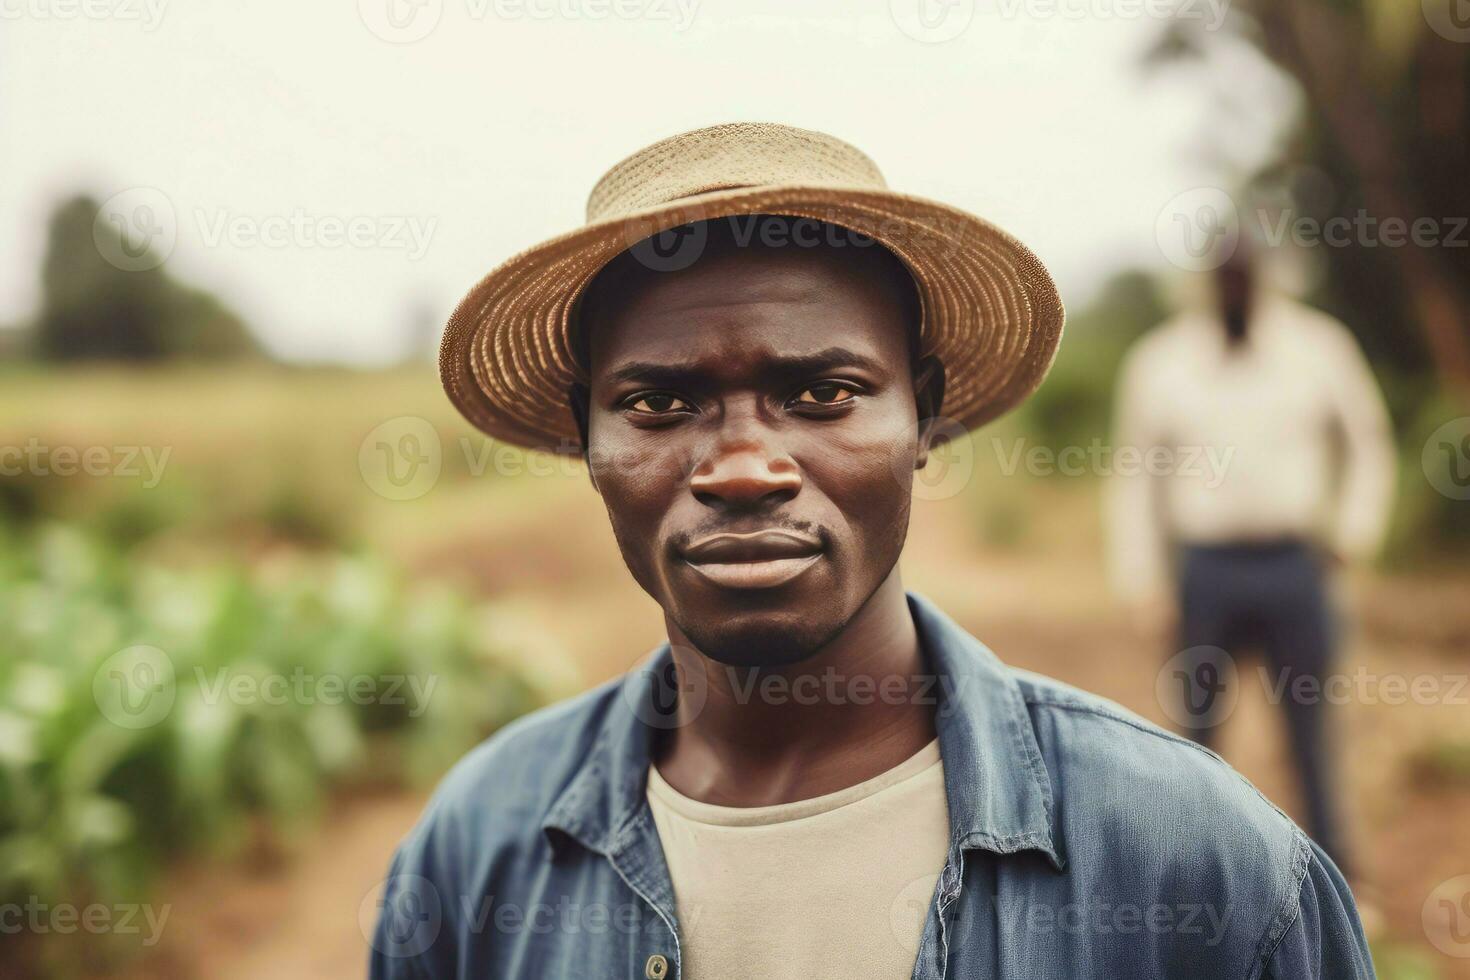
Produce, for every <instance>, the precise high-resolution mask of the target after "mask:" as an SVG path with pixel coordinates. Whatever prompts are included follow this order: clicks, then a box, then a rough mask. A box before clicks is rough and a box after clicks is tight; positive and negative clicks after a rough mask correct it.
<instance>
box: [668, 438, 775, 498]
mask: <svg viewBox="0 0 1470 980" xmlns="http://www.w3.org/2000/svg"><path fill="white" fill-rule="evenodd" d="M689 489H690V491H691V492H692V493H693V494H694V496H695V499H697V500H698V501H699V502H700V503H702V504H704V505H705V506H707V507H724V508H730V509H741V510H750V509H753V508H758V507H762V506H771V505H773V504H778V503H783V502H785V501H787V500H790V499H791V498H792V497H795V496H796V494H797V492H798V491H799V490H801V473H800V472H799V471H798V470H797V466H796V462H795V461H794V460H793V459H792V458H791V457H790V456H788V455H786V454H785V453H784V452H781V451H779V450H777V449H775V448H774V447H772V446H770V445H769V444H768V443H766V442H764V441H760V440H742V441H740V442H737V443H730V444H726V445H722V446H720V447H718V448H717V449H716V450H715V451H714V452H713V453H711V454H710V455H709V456H708V457H707V458H705V459H704V460H703V461H702V462H701V463H700V464H699V465H698V466H697V467H695V469H694V473H693V475H692V476H691V477H690V478H689Z"/></svg>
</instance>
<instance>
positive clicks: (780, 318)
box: [588, 247, 927, 665]
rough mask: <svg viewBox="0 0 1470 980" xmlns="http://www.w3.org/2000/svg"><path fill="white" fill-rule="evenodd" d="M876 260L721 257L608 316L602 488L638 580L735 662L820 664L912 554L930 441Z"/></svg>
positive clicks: (599, 400)
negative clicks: (913, 505)
mask: <svg viewBox="0 0 1470 980" xmlns="http://www.w3.org/2000/svg"><path fill="white" fill-rule="evenodd" d="M873 258H874V257H873V256H864V255H860V254H857V250H855V249H851V248H849V249H847V250H842V249H824V250H819V249H814V248H797V247H787V248H781V249H771V250H751V249H742V250H737V251H732V252H727V253H724V254H719V255H713V256H706V257H705V258H704V259H702V260H701V261H700V262H698V263H696V264H695V265H694V266H692V267H691V268H689V269H686V270H683V271H681V272H677V273H663V274H656V275H648V276H643V277H640V279H639V281H638V283H637V284H636V285H634V286H632V287H629V288H628V289H626V290H624V291H623V293H622V295H620V296H619V297H618V298H617V300H616V301H615V302H613V303H611V304H610V305H611V309H608V310H606V311H605V313H604V312H603V311H599V313H598V315H597V317H596V320H595V326H594V328H593V332H592V335H591V337H590V372H591V383H590V386H589V402H590V404H589V409H588V458H589V465H590V466H591V470H592V477H593V481H594V483H595V484H596V486H597V489H598V492H599V493H600V494H601V495H602V499H603V501H604V503H605V504H606V506H607V511H608V515H609V517H610V518H611V520H612V527H613V533H614V534H615V536H616V537H617V541H618V546H619V548H620V549H621V550H622V553H623V559H624V561H625V562H626V563H627V565H628V568H629V570H631V571H632V573H633V576H634V578H635V579H637V581H638V583H639V585H641V586H642V587H643V588H644V590H645V591H647V592H648V593H649V595H651V596H653V598H654V599H655V600H656V601H657V602H658V603H659V605H660V606H661V607H663V610H664V612H665V614H666V615H667V616H668V618H669V619H670V620H671V621H672V622H673V623H674V624H675V625H676V626H677V627H678V628H679V629H680V630H681V631H682V632H683V633H684V635H685V636H686V637H688V638H689V640H690V641H691V642H692V643H693V644H694V645H695V646H696V647H697V648H698V649H699V650H700V651H701V652H703V653H705V654H706V655H708V656H710V657H712V658H714V659H716V660H718V661H721V662H724V663H728V664H735V665H774V664H786V663H793V662H796V661H798V660H801V659H804V658H805V657H807V656H810V655H811V654H812V653H814V652H815V651H816V650H817V649H818V648H819V647H821V646H822V645H823V644H825V643H826V642H827V641H828V640H830V639H831V638H832V637H833V636H835V635H836V634H837V633H838V632H840V631H841V629H842V628H843V626H845V625H846V623H847V622H848V621H849V620H850V619H851V618H852V617H853V616H854V615H855V614H856V613H857V612H858V610H859V609H861V607H862V606H863V604H864V603H865V602H866V601H867V600H868V598H869V597H870V596H871V595H872V594H873V592H874V591H875V590H876V589H877V588H878V586H879V585H880V584H881V583H882V582H883V580H884V579H885V578H886V577H887V576H888V574H889V572H890V571H891V570H892V569H893V567H894V565H895V563H896V562H897V560H898V556H899V552H900V551H901V550H902V547H903V541H904V537H905V534H906V533H907V530H908V517H909V502H910V494H911V490H912V482H913V471H914V469H915V467H916V466H920V465H922V462H923V459H924V455H923V454H924V452H925V450H926V448H927V446H926V443H927V437H926V436H924V435H922V434H921V428H926V427H921V426H919V425H918V424H917V422H918V411H917V409H916V405H915V381H914V378H913V375H912V373H911V367H910V359H909V348H908V340H907V333H906V331H907V330H908V329H909V327H908V325H907V324H905V323H904V315H903V312H902V307H901V304H900V302H899V301H898V300H897V299H896V298H895V291H894V290H893V289H892V288H891V286H885V285H884V283H883V282H881V281H880V280H881V277H880V276H876V275H874V269H875V268H877V266H875V264H874V262H873V261H872V260H873Z"/></svg>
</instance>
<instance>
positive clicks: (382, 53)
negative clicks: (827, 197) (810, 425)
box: [0, 0, 1291, 363]
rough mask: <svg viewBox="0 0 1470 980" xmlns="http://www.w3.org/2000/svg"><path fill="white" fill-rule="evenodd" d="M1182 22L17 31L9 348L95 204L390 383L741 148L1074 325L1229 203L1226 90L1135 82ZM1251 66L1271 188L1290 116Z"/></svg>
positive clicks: (684, 6)
mask: <svg viewBox="0 0 1470 980" xmlns="http://www.w3.org/2000/svg"><path fill="white" fill-rule="evenodd" d="M1159 2H1160V0H975V2H973V3H972V2H971V0H800V2H796V0H294V2H293V0H251V2H250V3H248V4H247V3H239V2H238V0H234V2H224V0H221V2H213V0H188V2H187V3H184V2H182V0H173V2H170V0H0V17H3V21H0V160H3V164H0V165H3V168H4V169H3V173H4V179H3V181H0V254H4V255H5V256H6V257H7V259H8V261H6V262H5V263H3V264H0V322H11V323H13V322H16V321H19V320H22V319H24V318H25V317H27V316H29V315H30V314H31V313H32V312H33V311H34V309H35V304H36V301H37V293H38V282H37V278H38V266H39V261H40V257H41V252H42V249H43V245H44V240H43V231H44V222H45V220H46V217H47V215H48V213H49V212H50V210H51V209H52V208H53V207H54V206H55V204H56V203H57V202H58V201H59V200H61V199H62V198H64V197H66V196H68V195H70V194H73V193H76V192H79V191H86V192H89V193H91V194H93V195H95V196H96V197H97V198H98V199H99V200H107V199H110V198H113V197H114V195H121V196H120V197H118V198H116V200H117V201H119V202H122V204H125V205H128V207H129V210H128V211H127V213H129V214H133V215H135V216H136V215H142V218H141V219H139V220H144V221H147V222H148V225H149V227H151V228H154V229H156V230H158V231H159V232H160V236H159V237H158V238H157V239H156V242H157V243H162V245H163V246H164V250H165V251H167V254H168V258H167V268H168V269H169V270H170V271H171V272H172V273H174V274H175V275H177V276H179V277H180V278H182V279H184V280H186V281H189V282H192V283H197V284H199V285H203V286H206V287H208V288H211V289H214V290H216V291H218V292H219V293H220V294H222V295H223V296H224V298H225V299H226V300H227V301H228V302H229V303H230V304H231V305H233V306H234V307H235V308H236V309H237V310H239V311H240V312H241V313H242V314H243V315H244V316H245V317H246V319H247V320H248V321H249V322H250V324H251V325H252V326H253V327H254V328H255V329H256V330H257V332H258V333H259V334H260V335H261V337H262V338H263V339H264V340H265V342H266V343H267V344H268V346H269V347H270V348H271V349H272V350H274V351H275V352H277V353H279V354H282V355H285V356H288V357H293V358H300V359H307V360H341V361H348V362H354V363H375V362H380V361H384V360H389V359H392V358H394V357H397V356H399V355H400V354H401V353H402V352H403V346H404V344H405V343H406V342H407V337H408V332H409V325H410V324H411V323H412V322H413V321H414V320H415V319H416V318H417V319H420V320H428V319H432V320H433V321H434V323H435V324H437V323H439V322H441V321H442V320H443V319H444V318H445V317H447V315H448V312H449V310H450V309H451V308H452V307H453V305H454V304H455V302H456V301H457V300H458V299H459V298H460V296H461V295H462V294H463V293H464V292H465V291H466V290H467V289H468V287H469V286H470V285H471V284H472V283H474V282H475V281H476V280H477V279H478V278H479V277H480V276H481V275H483V274H484V273H485V272H486V271H488V270H489V269H490V268H492V267H493V266H494V265H496V264H497V263H498V262H499V261H501V260H502V259H504V258H506V257H508V256H509V255H511V254H512V253H514V252H516V251H518V250H519V249H521V248H524V247H526V246H528V245H530V244H533V243H535V242H537V241H539V240H540V239H542V238H546V237H549V236H551V235H553V234H556V233H558V232H561V231H564V230H567V229H569V228H572V227H574V226H576V225H577V224H580V222H581V221H582V216H583V205H584V203H585V199H586V194H587V191H588V190H589V189H590V187H591V185H592V183H593V182H594V181H595V180H596V178H597V177H598V176H599V175H600V174H601V173H602V172H603V171H604V170H605V169H606V168H607V167H608V166H610V165H611V164H613V163H615V162H616V161H617V160H619V159H620V158H621V157H623V156H625V155H626V154H628V153H630V152H632V151H633V150H635V149H637V148H638V147H640V146H643V145H645V144H647V143H649V142H652V141H654V140H656V139H659V138H661V137H664V136H668V135H671V134H673V133H676V132H680V131H682V130H686V129H692V128H695V127H699V126H704V125H710V124H714V123H720V122H729V121H734V120H771V121H777V122H784V123H790V124H794V125H798V126H804V127H809V128H813V129H821V130H824V131H827V132H830V133H832V134H834V135H837V136H839V137H841V138H843V139H846V140H848V141H849V142H852V143H854V144H856V145H857V146H859V147H860V148H862V149H863V150H865V151H866V152H867V153H868V154H869V155H870V156H872V157H873V158H874V159H875V160H876V161H877V162H878V164H879V166H880V167H881V168H882V170H883V171H884V173H885V175H886V176H887V178H888V181H889V183H890V185H892V186H893V187H895V188H899V189H902V190H905V191H908V192H911V193H916V194H922V195H926V196H930V197H935V198H939V199H941V200H944V201H947V202H949V203H952V204H956V205H959V206H961V207H964V208H967V209H970V210H972V211H975V212H977V213H979V214H981V215H983V216H985V217H987V218H990V219H991V220H993V221H995V222H996V223H998V224H1000V225H1001V226H1002V227H1004V228H1006V229H1008V230H1009V231H1011V232H1012V233H1014V234H1015V235H1017V236H1018V237H1020V238H1021V239H1022V240H1023V241H1025V242H1026V243H1027V244H1029V245H1030V246H1031V247H1032V248H1033V249H1034V250H1035V251H1036V252H1037V253H1038V254H1040V256H1041V257H1042V258H1043V260H1045V261H1046V262H1047V263H1048V264H1049V265H1050V266H1051V267H1052V269H1053V271H1054V272H1055V273H1056V276H1057V278H1058V280H1059V282H1060V285H1061V288H1062V293H1063V296H1064V298H1065V299H1066V301H1067V303H1068V305H1069V306H1072V307H1074V308H1075V307H1076V306H1077V305H1078V304H1080V303H1083V302H1085V301H1086V300H1087V298H1088V297H1089V296H1090V295H1091V293H1092V292H1093V291H1094V290H1095V289H1096V287H1097V285H1098V284H1100V283H1101V282H1102V281H1103V280H1104V279H1105V278H1106V277H1107V275H1108V274H1110V273H1111V272H1114V271H1116V270H1118V269H1120V268H1123V267H1126V266H1128V265H1131V264H1142V265H1147V266H1155V265H1162V264H1163V262H1164V256H1161V250H1160V247H1159V245H1158V242H1157V239H1156V234H1155V228H1156V222H1157V220H1158V218H1159V216H1160V213H1161V209H1165V208H1166V207H1167V205H1168V202H1169V201H1170V200H1171V199H1174V198H1176V197H1177V196H1178V195H1179V194H1181V193H1182V192H1187V191H1190V189H1191V188H1197V187H1200V186H1202V185H1208V184H1211V183H1216V182H1219V181H1221V180H1222V179H1223V178H1222V177H1221V175H1220V174H1219V173H1218V172H1216V170H1215V169H1214V168H1213V166H1212V164H1211V163H1210V162H1209V161H1208V160H1207V159H1205V157H1204V155H1202V153H1201V150H1200V147H1201V146H1202V141H1203V140H1204V139H1205V138H1206V137H1207V136H1208V135H1209V134H1210V132H1211V131H1212V130H1213V131H1218V130H1219V129H1220V127H1221V126H1223V125H1227V123H1226V122H1225V121H1222V120H1221V119H1219V118H1217V117H1218V116H1219V112H1218V107H1217V105H1216V103H1215V102H1214V101H1213V98H1214V97H1213V95H1212V88H1211V84H1218V82H1217V81H1216V82H1214V83H1212V82H1211V77H1210V76H1209V75H1207V73H1204V72H1189V71H1184V72H1174V73H1171V74H1166V75H1163V76H1156V77H1153V78H1150V77H1148V76H1146V75H1144V74H1143V73H1142V72H1141V71H1140V69H1139V66H1138V61H1139V55H1140V52H1141V51H1142V50H1143V49H1144V48H1145V47H1146V46H1147V44H1148V43H1149V41H1150V40H1151V39H1152V38H1153V37H1155V36H1156V35H1157V32H1158V31H1159V30H1161V29H1162V27H1163V21H1161V20H1160V19H1158V18H1157V17H1154V16H1150V15H1148V13H1147V11H1148V10H1149V9H1150V8H1156V7H1157V6H1158V4H1159ZM83 3H85V4H86V6H85V7H83V6H82V4H83ZM919 3H924V4H926V6H925V7H924V8H922V9H920V8H917V7H916V5H917V4H919ZM1188 9H1189V11H1190V12H1191V15H1192V16H1195V17H1196V18H1198V19H1199V20H1200V22H1201V24H1202V25H1208V24H1209V23H1212V22H1213V20H1214V18H1215V17H1216V16H1217V15H1218V14H1222V13H1223V9H1221V8H1217V7H1215V6H1212V4H1211V3H1210V2H1205V0H1195V2H1192V3H1191V4H1190V6H1189V8H1188ZM618 11H621V13H622V15H623V16H620V15H619V13H618ZM919 14H926V15H927V16H926V17H925V18H924V19H920V18H919V16H918V15H919ZM1236 60H1237V61H1238V64H1229V65H1227V66H1226V71H1225V72H1224V73H1223V74H1224V75H1227V76H1229V77H1230V78H1231V84H1232V86H1234V87H1235V90H1236V92H1237V94H1238V95H1239V97H1240V99H1241V105H1243V106H1245V107H1246V108H1247V111H1246V112H1244V115H1245V116H1246V117H1249V118H1247V119H1246V122H1245V124H1243V125H1242V124H1241V121H1240V120H1239V119H1237V120H1235V121H1234V122H1233V123H1230V124H1231V125H1236V126H1237V127H1239V131H1238V132H1237V133H1235V134H1234V135H1233V136H1232V137H1231V143H1232V146H1234V145H1236V144H1239V145H1240V146H1241V147H1242V149H1241V150H1240V153H1241V154H1242V155H1243V156H1245V157H1251V156H1253V155H1260V154H1263V153H1265V152H1266V150H1267V147H1268V144H1269V140H1270V139H1271V138H1272V137H1273V135H1274V134H1275V133H1276V132H1277V131H1279V129H1280V127H1281V125H1282V120H1284V119H1287V118H1289V112H1290V105H1291V101H1290V98H1289V94H1290V93H1289V91H1287V90H1284V89H1283V88H1282V87H1281V86H1280V84H1279V83H1277V82H1275V81H1273V80H1272V79H1271V78H1270V77H1269V76H1268V75H1267V74H1265V73H1264V72H1263V71H1261V70H1259V69H1257V68H1255V67H1254V63H1252V62H1251V61H1250V60H1249V59H1248V58H1245V57H1244V56H1240V57H1238V58H1237V59H1236ZM1221 74H1222V72H1220V71H1219V70H1217V71H1215V72H1214V73H1213V77H1214V78H1215V79H1218V78H1219V77H1220V76H1221ZM139 204H142V205H145V206H146V207H144V208H143V209H141V210H140V209H139V208H138V207H137V205H139ZM354 219H356V223H355V224H354V225H353V227H354V228H355V229H356V230H355V232H354V235H355V236H356V243H355V244H353V243H342V242H340V241H339V239H340V238H341V237H343V236H344V234H345V227H346V226H347V224H348V223H349V222H352V221H354ZM334 222H335V223H336V224H337V226H339V227H337V228H336V229H335V231H334Z"/></svg>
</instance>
